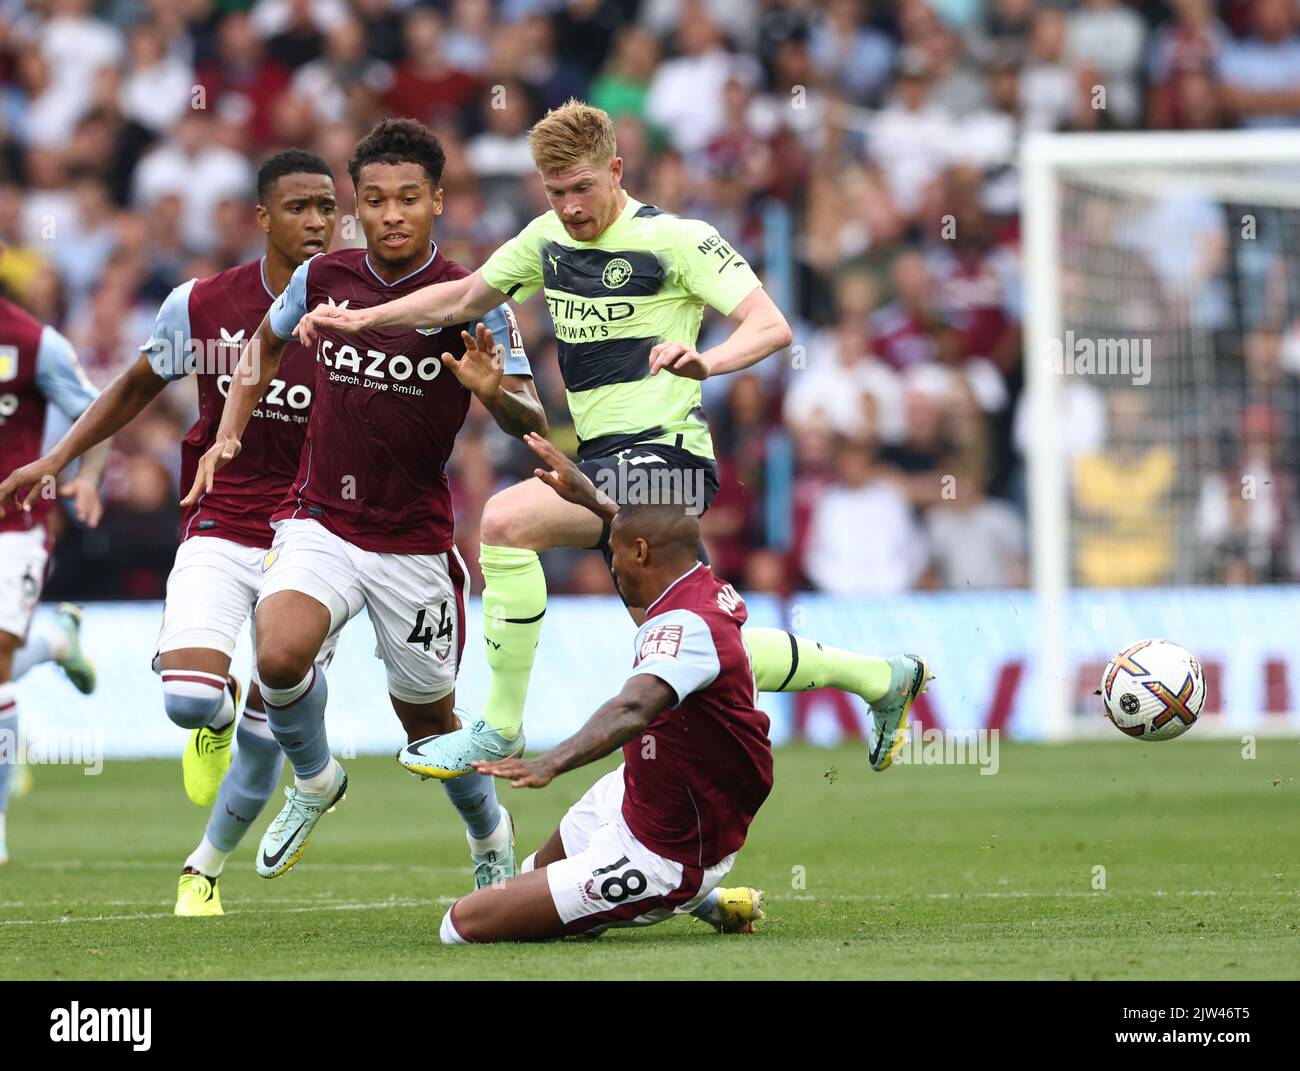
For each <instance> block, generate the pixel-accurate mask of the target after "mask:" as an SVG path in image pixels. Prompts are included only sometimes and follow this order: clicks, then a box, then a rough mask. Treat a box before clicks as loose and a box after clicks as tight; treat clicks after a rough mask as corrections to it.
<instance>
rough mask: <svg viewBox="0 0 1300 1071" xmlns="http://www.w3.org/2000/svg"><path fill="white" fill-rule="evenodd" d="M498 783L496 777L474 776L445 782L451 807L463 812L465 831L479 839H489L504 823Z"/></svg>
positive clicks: (461, 814)
mask: <svg viewBox="0 0 1300 1071" xmlns="http://www.w3.org/2000/svg"><path fill="white" fill-rule="evenodd" d="M495 782H496V778H495V777H491V776H489V775H488V774H481V773H470V774H465V775H464V776H463V777H453V778H451V780H449V781H444V782H443V783H442V787H443V789H444V790H445V791H446V793H447V798H448V799H449V800H451V805H452V806H453V807H455V808H456V810H458V811H460V816H461V818H463V819H465V828H466V829H468V830H469V835H470V836H471V837H473V838H474V839H475V840H486V839H487V838H488V837H490V836H492V834H493V833H495V832H496V830H497V827H498V826H499V825H500V824H501V808H500V807H499V806H498V805H497V787H496V784H495Z"/></svg>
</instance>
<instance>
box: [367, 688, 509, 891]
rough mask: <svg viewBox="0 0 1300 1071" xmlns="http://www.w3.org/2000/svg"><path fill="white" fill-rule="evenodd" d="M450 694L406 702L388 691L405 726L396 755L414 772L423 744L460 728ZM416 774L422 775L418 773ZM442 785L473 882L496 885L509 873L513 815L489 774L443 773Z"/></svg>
mask: <svg viewBox="0 0 1300 1071" xmlns="http://www.w3.org/2000/svg"><path fill="white" fill-rule="evenodd" d="M455 698H456V695H455V693H454V692H453V693H452V694H450V695H447V696H444V697H443V698H442V699H439V700H437V701H435V702H432V703H410V702H407V701H405V700H402V699H398V698H397V696H395V695H390V696H389V699H390V700H391V701H392V704H393V710H395V711H396V712H397V717H398V718H399V719H400V720H401V722H402V728H403V729H405V730H406V739H407V746H406V747H405V748H404V749H403V750H402V751H400V752H398V756H397V757H398V761H399V762H400V763H401V764H402V765H403V766H405V767H406V768H407V769H410V770H412V772H413V773H420V771H419V769H418V768H417V767H418V763H419V762H420V761H421V756H422V753H423V751H424V749H425V748H427V747H430V746H432V745H435V744H437V742H438V740H439V738H440V737H443V736H446V735H447V734H449V733H453V732H458V731H460V729H461V724H462V723H461V720H460V718H459V717H458V716H457V715H456V711H455V709H454V704H455ZM412 763H415V764H416V766H412V765H411V764H412ZM420 776H421V777H425V776H427V775H425V774H422V773H420ZM442 787H443V790H444V791H445V792H446V793H447V798H448V799H449V800H450V801H451V805H452V806H453V807H455V808H456V810H457V811H459V812H460V816H461V818H462V819H464V821H465V839H466V840H467V841H468V842H469V855H470V862H471V864H472V865H473V867H474V887H475V888H476V889H482V888H484V887H486V886H489V885H499V884H501V882H503V881H507V880H509V879H510V878H512V877H514V875H515V829H514V820H513V819H512V818H511V817H510V813H509V812H508V811H507V810H506V809H505V808H504V807H502V806H501V805H500V804H499V803H498V802H497V794H496V784H495V782H494V781H493V779H492V778H491V777H488V776H486V775H485V774H479V773H473V772H470V773H468V774H466V775H464V776H462V777H456V778H451V779H444V780H443V781H442Z"/></svg>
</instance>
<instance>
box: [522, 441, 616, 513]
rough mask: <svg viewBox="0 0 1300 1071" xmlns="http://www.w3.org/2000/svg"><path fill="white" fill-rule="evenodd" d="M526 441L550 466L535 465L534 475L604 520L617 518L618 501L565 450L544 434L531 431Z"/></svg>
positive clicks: (558, 492) (564, 497)
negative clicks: (538, 466)
mask: <svg viewBox="0 0 1300 1071" xmlns="http://www.w3.org/2000/svg"><path fill="white" fill-rule="evenodd" d="M524 442H526V443H527V444H528V445H529V446H530V447H532V451H533V453H535V454H536V455H537V456H538V457H539V458H541V460H542V464H544V465H546V466H548V468H541V469H533V475H534V476H536V477H537V478H538V479H539V480H541V481H542V483H544V484H546V486H547V487H549V488H550V489H551V490H552V491H554V492H555V493H556V494H557V495H559V496H560V497H561V498H562V499H564V501H566V502H572V503H573V504H574V505H575V506H582V507H583V508H584V509H589V510H591V512H592V513H594V514H595V515H596V516H597V517H599V518H600V519H601V520H602V521H612V520H613V519H614V514H616V513H617V512H618V503H617V502H615V501H614V500H613V499H612V498H610V497H609V495H607V494H605V492H604V491H601V490H600V489H599V488H598V487H597V486H596V485H595V484H594V483H592V482H591V480H590V479H589V478H588V476H587V474H586V473H585V472H583V471H582V469H580V468H578V466H577V465H575V464H574V463H573V462H572V461H571V460H570V459H569V458H568V457H566V456H565V454H564V452H563V451H561V450H560V449H558V448H557V447H556V446H555V445H554V444H552V443H550V442H548V441H547V440H546V439H544V438H542V436H541V435H538V434H535V433H531V432H530V433H529V434H527V435H525V436H524Z"/></svg>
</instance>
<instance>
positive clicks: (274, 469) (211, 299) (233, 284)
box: [140, 259, 316, 547]
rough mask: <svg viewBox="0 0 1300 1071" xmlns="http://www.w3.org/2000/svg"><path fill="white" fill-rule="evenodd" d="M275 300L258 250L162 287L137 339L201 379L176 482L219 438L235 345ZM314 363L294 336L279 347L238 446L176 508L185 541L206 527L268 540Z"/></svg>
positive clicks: (162, 362) (306, 408)
mask: <svg viewBox="0 0 1300 1071" xmlns="http://www.w3.org/2000/svg"><path fill="white" fill-rule="evenodd" d="M274 300H275V295H274V294H273V293H271V291H270V289H269V288H268V286H267V284H266V276H265V271H264V268H263V261H262V260H261V259H258V260H253V261H250V262H249V263H247V264H240V265H238V266H237V267H234V268H228V269H227V270H226V271H223V272H219V273H218V274H216V275H212V276H209V277H207V278H205V279H191V280H189V281H188V282H186V283H182V284H181V285H180V286H178V287H176V289H174V290H173V291H172V292H171V293H170V294H168V295H167V299H166V300H165V301H164V302H163V303H162V306H161V307H160V308H159V310H158V317H157V321H156V322H155V324H154V331H153V335H152V336H150V338H149V341H148V342H146V343H145V344H144V345H143V346H141V347H140V350H141V352H142V353H144V354H145V355H146V356H147V357H148V358H149V363H150V364H151V365H152V366H153V370H154V371H155V372H157V373H158V375H160V376H161V377H162V378H163V379H165V380H167V381H168V382H172V381H174V380H178V379H183V378H184V377H185V376H187V375H193V376H194V377H195V381H196V384H197V386H198V392H199V416H198V419H197V420H196V421H195V422H194V426H193V427H192V428H190V430H189V432H188V434H186V436H185V439H184V440H183V441H182V443H181V490H182V491H188V490H189V488H190V486H191V485H192V484H193V482H194V472H195V470H196V469H197V467H198V462H199V458H200V457H202V456H203V453H204V451H206V450H207V449H208V447H210V446H211V445H212V441H213V439H215V438H216V434H217V428H218V427H219V426H220V424H221V413H222V410H223V409H224V408H225V404H226V397H227V395H228V394H229V393H230V383H231V377H232V375H233V373H234V371H235V367H236V365H237V364H238V363H239V357H240V353H241V352H242V350H243V348H244V346H245V344H246V343H247V342H248V340H250V339H251V338H252V337H253V335H254V333H255V332H256V331H257V328H258V326H259V325H260V324H261V322H262V320H263V318H264V317H265V316H266V310H267V309H269V308H270V307H271V302H273V301H274ZM315 372H316V369H315V366H314V365H313V363H312V360H311V357H310V356H309V355H308V354H307V353H306V351H304V350H303V348H302V347H301V346H299V345H298V344H297V343H292V344H290V345H289V346H287V347H286V348H285V351H284V354H283V356H282V357H281V360H280V368H279V372H278V373H277V375H276V377H275V379H273V380H272V381H271V385H270V387H268V388H267V391H266V394H265V395H264V396H263V398H262V400H261V401H260V402H259V403H258V405H257V408H256V409H254V410H253V416H252V418H251V419H250V420H249V422H248V427H247V428H245V429H244V434H243V436H242V438H241V439H240V452H239V456H238V457H236V458H235V459H234V460H233V461H231V462H230V463H229V464H227V465H225V466H224V467H223V468H221V469H219V470H217V473H216V475H215V477H214V478H213V481H212V491H211V492H210V493H209V494H206V495H203V496H202V497H201V498H200V499H199V500H198V501H197V502H195V503H194V505H192V506H190V507H188V508H187V509H185V510H184V511H183V512H182V514H181V540H182V541H184V540H186V539H191V538H193V537H195V536H205V535H206V536H217V537H220V538H222V539H229V540H233V541H234V542H236V543H242V544H244V545H245V546H250V547H269V546H270V545H271V537H272V536H273V535H274V533H273V532H272V530H271V514H272V513H273V512H274V511H275V508H276V507H277V506H278V505H279V504H280V502H281V501H282V500H283V498H284V495H285V491H286V489H287V488H288V487H289V484H290V482H291V481H292V480H293V478H294V476H295V475H296V474H297V472H298V461H299V458H300V457H301V456H302V444H303V440H304V439H305V438H306V435H307V414H308V413H310V412H311V402H312V384H313V381H314V379H315Z"/></svg>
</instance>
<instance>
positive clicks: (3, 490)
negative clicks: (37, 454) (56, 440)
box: [0, 455, 66, 517]
mask: <svg viewBox="0 0 1300 1071" xmlns="http://www.w3.org/2000/svg"><path fill="white" fill-rule="evenodd" d="M65 467H66V466H65V465H63V464H60V463H59V462H58V461H55V460H54V459H53V458H51V457H49V456H48V455H47V456H45V457H41V458H37V459H36V460H35V461H33V462H32V463H31V464H29V465H23V466H22V468H17V469H14V470H13V472H11V473H10V474H9V475H8V476H7V477H5V480H4V482H3V483H0V517H3V516H4V515H5V507H6V505H10V504H11V503H10V500H11V499H12V500H13V501H12V505H13V506H14V507H15V508H16V509H20V510H23V511H24V512H29V511H30V510H31V508H32V503H33V502H35V501H36V499H37V498H38V497H39V496H40V495H41V493H42V492H43V491H44V490H45V489H46V488H47V487H48V488H49V489H50V491H49V496H48V497H50V498H53V497H54V486H55V481H56V480H57V479H58V478H59V473H60V472H62V471H63V469H64V468H65ZM26 489H30V490H27V493H26V494H23V491H24V490H26Z"/></svg>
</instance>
